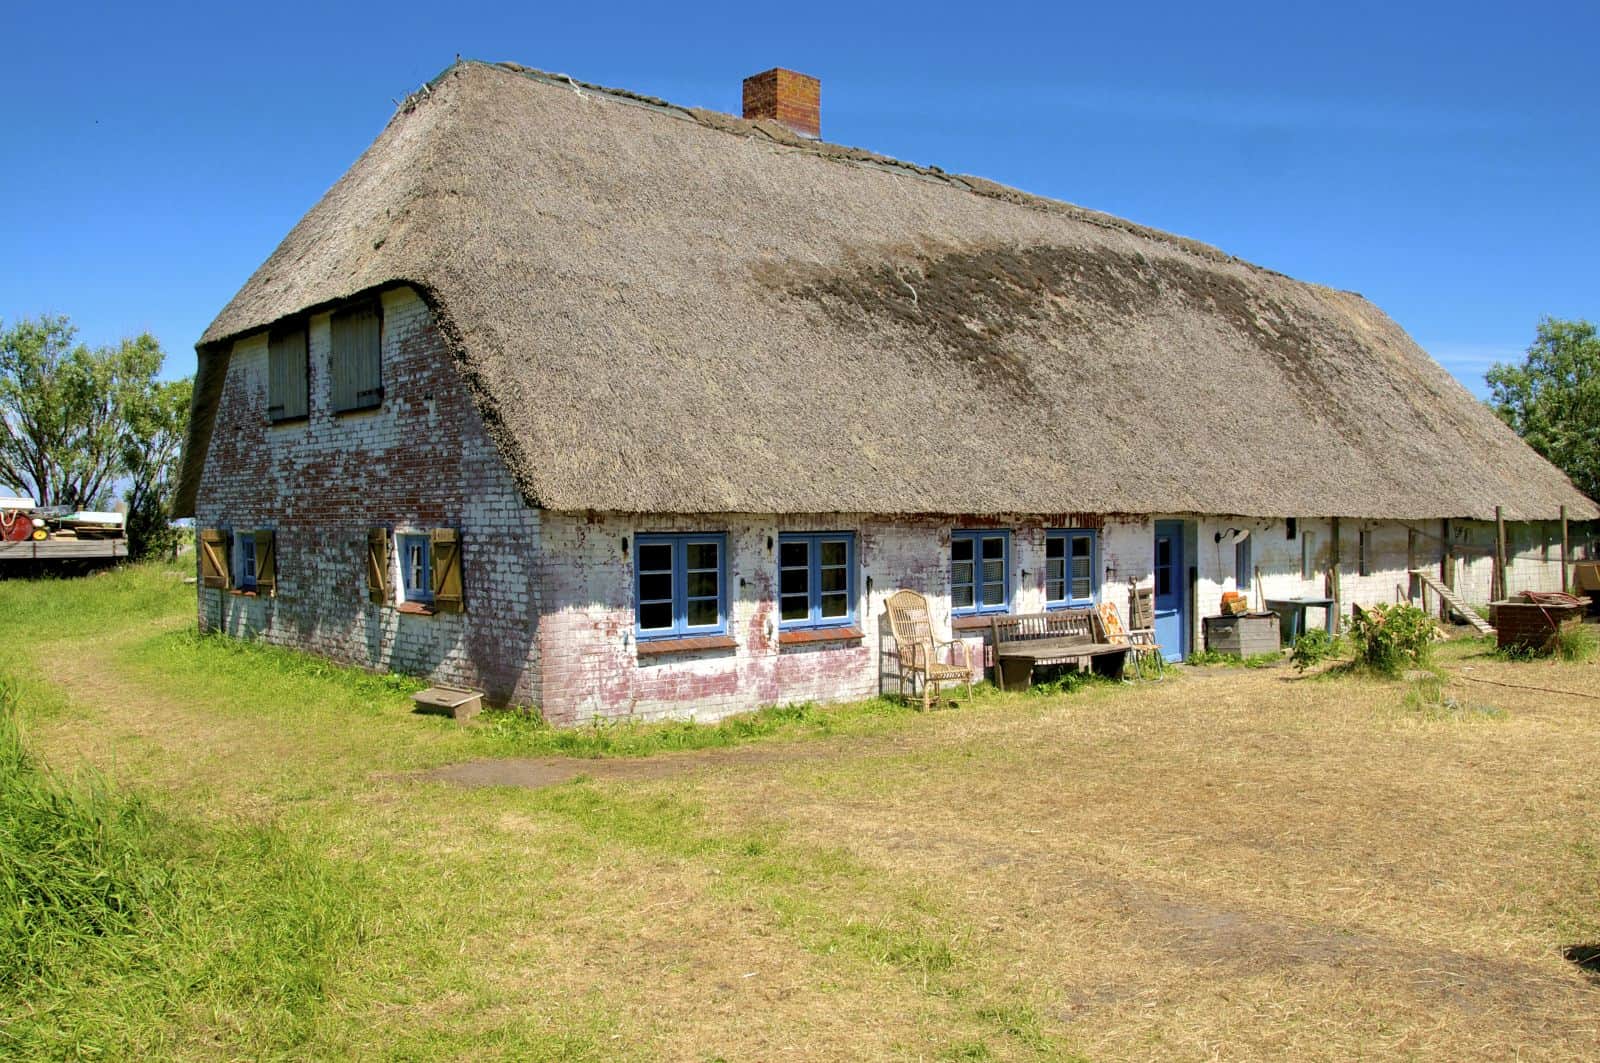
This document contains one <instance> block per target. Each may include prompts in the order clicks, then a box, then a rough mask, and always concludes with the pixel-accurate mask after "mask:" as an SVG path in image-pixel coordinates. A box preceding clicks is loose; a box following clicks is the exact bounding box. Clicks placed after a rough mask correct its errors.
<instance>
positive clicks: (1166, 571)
mask: <svg viewBox="0 0 1600 1063" xmlns="http://www.w3.org/2000/svg"><path fill="white" fill-rule="evenodd" d="M1171 593H1172V569H1171V567H1170V566H1164V567H1162V568H1158V569H1156V597H1157V598H1165V597H1166V596H1167V595H1169V594H1171Z"/></svg>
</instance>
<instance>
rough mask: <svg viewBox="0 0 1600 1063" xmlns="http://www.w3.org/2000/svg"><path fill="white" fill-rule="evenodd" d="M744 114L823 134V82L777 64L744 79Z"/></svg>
mask: <svg viewBox="0 0 1600 1063" xmlns="http://www.w3.org/2000/svg"><path fill="white" fill-rule="evenodd" d="M744 116H745V117H746V118H751V119H766V120H768V121H773V122H779V123H781V124H782V125H784V126H787V127H788V128H789V129H791V130H792V131H794V132H795V133H798V134H799V135H800V136H803V137H809V138H810V139H812V140H816V139H818V138H819V137H821V136H822V82H820V81H818V80H817V79H816V78H814V77H811V76H809V75H806V74H798V73H796V72H794V71H793V70H784V69H783V68H781V67H774V68H773V69H771V70H768V71H766V72H765V73H762V74H755V75H753V76H751V77H747V78H745V79H744Z"/></svg>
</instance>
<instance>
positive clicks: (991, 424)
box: [180, 62, 1600, 519]
mask: <svg viewBox="0 0 1600 1063" xmlns="http://www.w3.org/2000/svg"><path fill="white" fill-rule="evenodd" d="M395 283H407V284H410V285H412V286H413V287H415V288H416V289H417V290H418V291H419V292H421V293H422V295H423V298H424V299H426V300H427V301H428V302H429V304H430V305H431V306H432V307H433V309H434V311H435V314H436V316H437V318H438V320H439V323H440V328H441V331H442V333H443V335H444V336H445V339H446V343H447V346H448V347H449V348H450V350H451V352H452V355H453V357H454V360H455V361H456V363H457V365H458V367H459V368H460V369H461V371H462V373H463V375H464V378H465V380H466V381H467V383H468V386H469V387H470V388H471V391H472V394H473V396H474V398H475V400H476V402H477V404H478V407H479V409H480V410H481V411H482V413H483V415H484V418H485V421H486V423H487V424H488V426H489V431H490V434H491V437H492V438H493V439H494V440H495V442H496V444H497V446H498V447H499V448H500V450H501V453H502V454H503V456H504V458H505V460H506V462H507V465H508V467H509V468H510V469H511V471H512V473H513V475H514V476H515V477H516V479H517V482H518V483H519V485H520V486H521V487H522V489H523V491H524V493H525V494H526V495H527V497H528V499H529V501H530V502H532V503H533V504H537V505H544V506H548V507H550V508H554V509H563V510H618V511H627V512H640V513H648V512H745V513H753V512H771V513H786V512H795V513H798V512H892V513H928V512H935V513H952V514H956V513H982V512H1068V511H1078V512H1125V513H1165V512H1174V513H1176V512H1194V513H1229V514H1240V515H1256V516H1284V515H1291V514H1299V515H1306V516H1314V515H1316V516H1334V515H1336V516H1348V517H1396V518H1432V517H1484V516H1487V515H1490V514H1492V512H1493V507H1494V506H1495V505H1496V504H1500V505H1504V506H1505V507H1506V509H1507V513H1508V515H1509V516H1511V517H1513V518H1520V519H1549V518H1552V517H1554V516H1555V514H1556V509H1557V507H1558V506H1560V505H1563V504H1564V505H1566V506H1567V507H1568V509H1569V511H1570V515H1571V516H1573V517H1574V519H1583V518H1587V517H1593V516H1596V515H1600V514H1597V511H1596V510H1595V508H1594V506H1593V504H1592V503H1590V502H1589V501H1588V500H1586V499H1584V498H1583V497H1582V496H1581V495H1579V494H1578V493H1577V492H1576V490H1575V489H1574V488H1573V487H1572V486H1571V484H1570V483H1569V482H1567V481H1566V479H1565V477H1563V476H1561V474H1560V473H1559V472H1557V471H1556V470H1555V469H1554V468H1553V467H1551V466H1550V465H1548V464H1547V463H1545V462H1544V461H1543V460H1542V459H1540V458H1538V456H1537V455H1535V454H1533V452H1532V451H1531V450H1529V449H1528V448H1527V447H1526V446H1525V445H1523V444H1522V443H1521V441H1520V440H1518V439H1517V438H1516V437H1515V436H1514V435H1513V434H1512V433H1511V432H1510V430H1509V429H1507V428H1506V427H1505V426H1504V425H1502V424H1501V423H1500V422H1499V421H1498V420H1497V419H1496V418H1495V417H1494V416H1493V415H1492V414H1490V413H1489V412H1488V411H1487V410H1486V409H1485V408H1484V407H1483V406H1482V404H1480V403H1478V402H1477V401H1476V400H1474V399H1473V398H1472V397H1471V396H1470V395H1469V394H1468V393H1467V392H1466V390H1465V389H1464V388H1462V387H1461V386H1460V384H1459V383H1457V382H1456V381H1454V380H1453V379H1452V378H1451V377H1450V376H1449V374H1447V373H1446V372H1445V371H1444V370H1443V369H1442V368H1441V367H1439V366H1438V365H1437V363H1435V362H1433V361H1432V359H1430V358H1428V356H1427V355H1426V354H1425V353H1424V352H1422V351H1421V349H1420V348H1418V347H1417V346H1416V345H1415V343H1413V342H1412V341H1411V340H1410V338H1409V337H1407V336H1406V335H1405V334H1404V332H1402V331H1401V330H1400V329H1399V328H1398V327H1397V326H1395V324H1394V323H1393V322H1392V321H1390V320H1389V319H1388V318H1387V317H1385V316H1384V315H1383V314H1382V313H1381V312H1379V311H1377V310H1376V309H1375V308H1374V307H1372V306H1371V304H1369V303H1367V302H1366V301H1365V300H1364V299H1362V298H1361V297H1360V296H1358V295H1355V294H1353V293H1349V292H1341V291H1336V290H1334V289H1330V288H1325V287H1322V286H1318V285H1311V284H1305V283H1301V282H1297V281H1293V280H1291V279H1290V278H1287V277H1284V276H1283V275H1282V274H1278V273H1275V272H1273V271H1271V270H1267V269H1264V268H1262V267H1259V266H1254V265H1251V264H1249V263H1246V262H1243V261H1241V260H1239V259H1237V258H1234V257H1232V256H1229V255H1227V254H1225V253H1223V252H1221V251H1219V250H1217V249H1216V248H1212V247H1210V246H1208V245H1205V244H1202V243H1199V242H1196V241H1192V240H1187V239H1184V238H1182V237H1176V236H1172V235H1171V234H1167V233H1162V232H1159V231H1158V230H1154V229H1149V228H1146V227H1143V226H1139V225H1136V224H1134V223H1132V222H1127V221H1123V220H1121V219H1117V218H1113V217H1111V216H1109V215H1105V214H1100V213H1098V212H1094V211H1089V210H1085V209H1084V208H1081V207H1075V206H1072V205H1070V204H1066V203H1061V202H1058V201H1055V200H1048V199H1044V198H1042V197H1036V196H1030V195H1027V194H1026V193H1022V192H1018V191H1016V190H1013V189H1007V188H1004V187H1003V186H1000V185H996V184H993V183H992V182H987V181H983V180H982V179H977V178H967V177H957V176H952V175H950V174H946V173H944V172H943V171H941V170H938V169H936V168H932V167H920V166H915V165H913V164H910V163H904V162H900V161H898V160H893V159H888V158H886V157H884V156H879V155H875V154H873V153H871V152H865V151H861V150H860V149H855V148H844V147H840V146H837V145H830V144H826V143H818V142H815V141H809V140H805V139H802V138H800V137H797V136H795V135H793V134H791V133H789V132H788V130H786V129H784V128H783V127H781V126H778V125H776V124H774V123H768V122H749V121H745V120H743V119H738V118H733V117H730V116H727V115H717V114H714V113H713V112H708V111H702V110H697V109H691V108H682V107H676V106H674V105H672V104H669V103H667V102H665V101H661V100H655V99H653V98H650V97H643V96H638V95H636V94H632V93H626V92H622V91H620V90H612V89H603V88H601V87H599V86H594V85H589V84H587V83H584V82H579V81H575V80H573V79H569V78H567V77H565V75H552V74H546V73H543V72H539V71H532V70H529V69H528V68H523V67H517V66H515V65H512V64H505V65H490V64H483V63H476V62H467V63H461V64H457V65H454V66H452V67H450V68H448V69H447V70H445V71H444V72H443V73H442V74H441V75H440V76H439V77H438V78H436V79H434V81H432V82H430V83H429V84H428V85H427V86H426V87H425V88H424V89H423V90H419V92H417V93H414V94H413V95H412V96H410V97H408V98H407V99H406V101H405V102H404V104H402V106H401V107H400V109H399V111H398V112H397V114H396V115H395V117H394V118H393V119H392V120H391V121H390V123H389V125H388V127H387V128H386V129H385V130H384V132H383V134H382V135H381V136H380V137H379V138H378V140H377V141H376V142H375V143H374V144H373V145H372V146H371V147H370V148H369V149H368V150H367V151H366V152H365V153H364V154H363V155H362V157H361V158H360V159H359V160H358V161H357V162H356V164H355V165H354V166H352V167H351V169H350V171H349V172H348V173H347V174H346V175H345V176H344V177H343V178H342V179H341V180H340V181H339V183H338V184H336V185H335V186H334V187H333V188H332V189H331V190H330V191H329V192H328V193H327V195H326V196H324V198H323V200H322V201H321V202H320V203H318V204H317V206H316V207H314V208H313V209H312V210H311V212H309V213H308V214H307V215H306V217H305V218H304V219H302V221H301V222H300V223H299V224H298V225H297V226H296V227H295V228H294V230H292V231H291V232H290V234H289V235H288V236H287V237H286V238H285V239H284V241H283V243H282V244H281V245H280V246H279V248H278V249H277V250H276V251H275V252H274V253H273V255H272V256H271V257H270V258H269V259H268V260H267V262H266V263H264V264H263V265H262V267H261V268H260V269H259V270H258V271H257V272H256V274H255V275H254V276H253V277H252V278H251V279H250V280H249V281H248V282H247V283H246V284H245V286H244V287H243V288H242V289H241V290H240V292H239V293H238V294H237V295H236V296H235V297H234V299H233V300H232V301H231V302H230V303H229V305H228V306H227V307H226V308H225V309H224V310H223V311H222V313H221V314H220V315H219V316H218V318H217V319H216V321H214V322H213V323H212V325H211V326H210V328H208V329H207V330H206V333H205V335H204V337H202V340H201V343H200V344H199V350H200V358H201V362H200V374H199V379H198V380H197V386H196V407H195V413H196V417H195V419H194V427H193V428H192V430H191V437H190V441H189V450H188V453H187V455H186V463H185V470H184V475H183V478H182V482H181V484H180V502H183V503H186V505H187V507H190V508H192V504H193V498H194V493H195V491H196V490H197V488H198V483H199V472H200V464H201V462H200V459H199V457H198V456H202V455H203V454H204V452H205V449H206V444H207V441H208V439H209V433H210V417H211V414H212V413H213V412H214V403H215V399H216V394H217V392H218V391H219V389H220V380H221V377H222V375H223V374H224V373H225V372H226V361H227V356H226V351H227V349H228V347H229V345H230V344H231V342H232V340H234V339H235V338H238V337H240V336H242V335H244V334H246V333H249V332H253V331H255V330H257V329H260V328H265V327H268V326H269V325H271V324H272V323H273V322H275V321H277V320H280V319H282V318H284V317H287V316H290V315H293V314H297V313H301V312H304V311H305V310H306V308H308V307H312V306H325V305H329V304H331V303H333V302H336V301H338V300H340V299H343V298H347V297H351V296H354V295H356V294H358V293H361V292H364V291H369V290H372V289H375V288H381V287H384V286H387V285H391V284H395Z"/></svg>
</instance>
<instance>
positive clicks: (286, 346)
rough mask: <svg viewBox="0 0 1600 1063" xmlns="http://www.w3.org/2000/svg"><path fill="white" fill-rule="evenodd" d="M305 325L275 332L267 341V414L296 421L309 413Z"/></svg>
mask: <svg viewBox="0 0 1600 1063" xmlns="http://www.w3.org/2000/svg"><path fill="white" fill-rule="evenodd" d="M308 398H309V394H308V389H307V384H306V325H305V322H301V323H300V324H298V325H296V326H294V327H293V328H290V329H284V330H282V331H279V332H274V333H272V335H271V336H270V337H269V338H268V340H267V417H268V418H269V419H270V420H273V421H293V420H296V419H297V418H301V417H304V416H306V414H307V412H308V405H309V403H308V401H307V400H308Z"/></svg>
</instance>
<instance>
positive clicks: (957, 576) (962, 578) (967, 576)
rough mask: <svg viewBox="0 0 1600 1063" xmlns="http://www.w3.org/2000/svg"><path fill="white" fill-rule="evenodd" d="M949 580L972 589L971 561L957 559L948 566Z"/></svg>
mask: <svg viewBox="0 0 1600 1063" xmlns="http://www.w3.org/2000/svg"><path fill="white" fill-rule="evenodd" d="M950 582H951V583H953V584H955V585H956V586H958V587H959V586H962V585H965V586H966V588H967V590H968V591H969V592H970V591H971V590H972V562H971V561H957V562H956V563H955V564H953V565H951V566H950Z"/></svg>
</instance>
